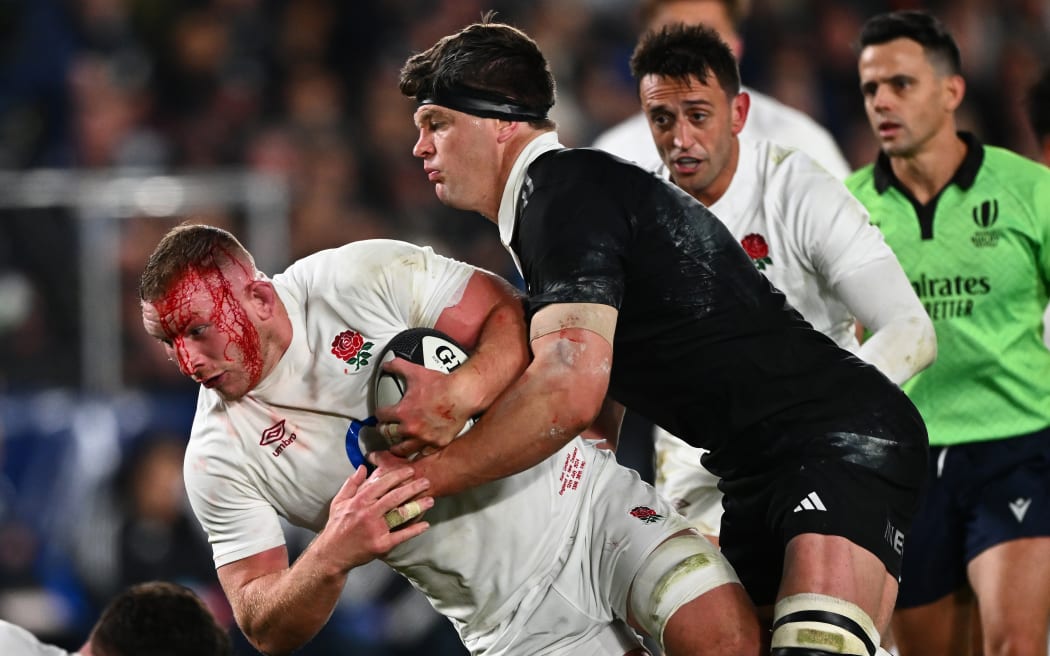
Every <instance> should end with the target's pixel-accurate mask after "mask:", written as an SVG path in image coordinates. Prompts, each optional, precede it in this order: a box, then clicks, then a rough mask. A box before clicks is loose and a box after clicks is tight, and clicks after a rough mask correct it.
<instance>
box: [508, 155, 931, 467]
mask: <svg viewBox="0 0 1050 656" xmlns="http://www.w3.org/2000/svg"><path fill="white" fill-rule="evenodd" d="M519 194H520V197H519V202H518V203H517V208H518V215H517V216H516V218H515V229H514V234H513V237H512V239H511V243H510V246H511V248H512V249H513V251H514V252H515V254H516V255H517V257H518V259H519V260H520V262H521V267H522V270H523V271H522V272H523V277H524V279H525V282H526V284H527V286H528V293H529V312H530V316H531V315H532V314H534V313H535V312H536V311H538V310H539V309H540V308H542V307H544V306H546V305H549V304H552V303H601V304H604V305H610V306H613V307H615V308H617V309H618V310H619V317H618V320H617V325H616V333H615V338H614V344H613V349H614V352H613V367H612V373H611V380H610V388H609V393H610V396H612V397H613V398H614V399H616V400H617V401H619V402H620V403H623V404H624V405H625V406H627V407H629V408H631V409H632V410H634V411H635V412H638V413H639V414H641V415H643V416H645V417H647V418H648V419H649V420H651V421H653V422H654V423H656V424H658V425H660V426H662V427H663V428H665V429H667V430H668V431H670V432H671V433H673V434H675V435H677V436H679V437H680V438H682V439H683V440H685V441H687V442H689V443H690V444H693V445H694V446H699V447H703V448H705V449H709V450H710V451H711V453H708V454H706V455H705V456H704V464H705V466H707V467H708V468H709V469H710V470H711V471H712V472H714V473H716V474H718V475H720V476H722V477H724V478H734V477H737V476H743V475H747V474H750V473H756V472H758V471H761V470H762V469H764V468H766V467H768V466H769V464H770V461H771V459H772V460H773V461H777V460H780V459H782V458H783V457H785V456H788V455H790V454H792V453H799V452H800V451H803V450H804V451H805V453H807V454H810V455H813V456H815V457H820V455H821V454H822V453H826V454H827V455H828V456H833V457H845V458H847V459H855V460H857V461H858V462H859V463H861V464H867V465H869V466H873V467H876V468H877V467H878V465H879V462H880V461H881V460H882V457H883V455H885V454H886V452H887V450H894V449H895V448H896V445H898V444H900V443H906V444H909V446H911V447H913V448H914V447H918V446H921V445H924V444H925V439H926V435H925V429H924V427H923V424H922V420H921V418H920V417H919V416H918V413H917V412H916V411H915V409H914V407H913V406H912V405H911V403H910V401H908V399H907V398H906V397H905V396H904V394H903V393H901V392H900V390H899V389H898V388H897V386H896V385H894V384H893V383H892V382H891V381H890V380H889V379H887V378H886V377H884V376H883V375H882V374H881V373H880V372H879V371H878V370H877V369H876V368H875V367H873V366H871V365H868V364H866V363H864V362H863V361H862V360H860V359H859V358H857V357H855V356H854V355H852V354H850V353H849V352H847V351H845V350H843V349H841V348H839V347H838V346H837V345H835V343H834V342H832V341H831V340H830V339H828V338H827V337H825V336H824V335H823V334H821V333H820V332H818V331H816V330H815V329H813V328H812V327H811V326H810V325H809V324H808V323H807V322H806V321H805V320H804V319H803V318H802V316H801V315H800V314H798V313H797V312H796V311H795V310H794V309H792V308H791V306H790V305H789V304H788V302H787V300H786V298H785V297H784V296H783V294H781V293H780V292H779V291H777V290H776V289H775V288H774V287H773V286H772V285H771V284H770V283H769V281H768V280H767V279H766V278H765V277H764V276H763V275H762V274H761V273H760V272H759V271H757V270H756V268H755V266H754V264H753V263H752V261H751V259H750V258H749V257H748V256H747V254H746V253H745V252H744V250H743V248H742V247H741V246H740V244H739V243H737V241H736V240H735V239H734V238H733V236H732V235H731V234H730V233H729V231H728V229H726V227H725V226H724V225H723V224H722V223H721V222H720V221H719V220H718V219H717V218H716V217H715V216H714V215H713V214H712V213H711V212H709V211H708V210H707V209H706V208H705V207H704V206H703V205H701V204H700V203H699V202H697V201H696V200H695V199H693V198H692V197H690V196H689V195H688V194H686V193H685V192H683V191H682V190H680V189H678V188H677V187H675V186H674V185H673V184H671V183H669V182H666V181H664V180H662V179H660V178H658V177H656V176H654V175H652V174H650V173H648V172H646V171H644V170H642V169H641V168H638V167H636V166H634V165H632V164H629V163H627V162H625V161H623V160H620V159H618V158H615V157H613V156H611V155H608V154H606V153H603V152H600V151H597V150H591V149H561V150H554V151H550V152H547V153H544V154H542V155H540V156H539V157H538V158H537V159H536V160H535V161H534V162H532V163H531V164H530V165H529V167H528V169H527V172H526V176H525V180H524V184H522V187H521V189H520V191H519ZM872 438H874V439H872Z"/></svg>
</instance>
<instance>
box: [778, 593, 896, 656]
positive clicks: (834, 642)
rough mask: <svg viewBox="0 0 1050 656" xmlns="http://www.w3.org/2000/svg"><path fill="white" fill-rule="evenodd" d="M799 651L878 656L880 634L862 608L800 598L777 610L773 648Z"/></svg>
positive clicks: (819, 597)
mask: <svg viewBox="0 0 1050 656" xmlns="http://www.w3.org/2000/svg"><path fill="white" fill-rule="evenodd" d="M777 647H798V648H803V649H810V650H815V651H823V652H827V653H829V654H851V655H854V656H875V654H876V653H877V651H876V650H877V649H878V648H879V632H878V630H877V629H876V628H875V624H874V623H873V622H872V621H871V618H870V617H868V614H867V613H865V612H864V611H863V610H861V608H860V607H859V606H857V605H856V604H851V603H850V602H848V601H845V600H843V599H838V598H836V597H829V596H828V595H822V594H811V593H805V594H797V595H792V596H790V597H785V598H783V599H781V600H780V601H778V602H777V605H776V607H775V608H774V610H773V648H774V651H775V650H776V648H777Z"/></svg>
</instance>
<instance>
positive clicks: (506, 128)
mask: <svg viewBox="0 0 1050 656" xmlns="http://www.w3.org/2000/svg"><path fill="white" fill-rule="evenodd" d="M494 120H495V121H496V141H497V142H499V143H507V142H508V141H510V140H511V139H512V138H513V137H514V135H516V134H518V129H519V128H520V127H521V125H522V124H521V123H520V122H518V121H505V120H503V119H501V118H498V119H494Z"/></svg>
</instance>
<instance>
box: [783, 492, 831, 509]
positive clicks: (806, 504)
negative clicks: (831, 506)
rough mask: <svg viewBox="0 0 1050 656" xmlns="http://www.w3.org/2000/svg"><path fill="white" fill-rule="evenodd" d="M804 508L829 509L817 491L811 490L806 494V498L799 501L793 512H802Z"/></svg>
mask: <svg viewBox="0 0 1050 656" xmlns="http://www.w3.org/2000/svg"><path fill="white" fill-rule="evenodd" d="M803 510H825V511H826V510H827V508H825V507H824V502H823V501H821V500H820V497H818V496H817V493H816V492H810V493H809V494H807V495H806V498H805V499H803V500H802V501H800V502H799V504H798V505H797V506H795V509H794V510H793V511H791V512H802V511H803Z"/></svg>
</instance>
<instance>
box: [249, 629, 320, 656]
mask: <svg viewBox="0 0 1050 656" xmlns="http://www.w3.org/2000/svg"><path fill="white" fill-rule="evenodd" d="M238 625H239V626H240V628H241V632H242V633H244V637H245V638H247V639H248V642H250V643H251V644H252V646H253V647H255V648H256V649H257V650H258V651H259V652H260V653H262V654H266V656H285V655H286V654H291V653H292V652H294V651H295V650H296V649H299V648H300V647H302V646H303V645H304V644H306V643H307V642H308V641H309V638H305V639H298V638H295V637H294V636H293V635H291V634H290V633H284V632H281V631H279V630H269V629H266V628H264V627H259V626H252V625H250V624H241V623H240V622H239V621H238ZM311 637H312V636H311Z"/></svg>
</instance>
